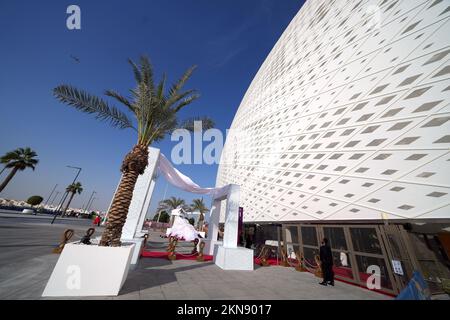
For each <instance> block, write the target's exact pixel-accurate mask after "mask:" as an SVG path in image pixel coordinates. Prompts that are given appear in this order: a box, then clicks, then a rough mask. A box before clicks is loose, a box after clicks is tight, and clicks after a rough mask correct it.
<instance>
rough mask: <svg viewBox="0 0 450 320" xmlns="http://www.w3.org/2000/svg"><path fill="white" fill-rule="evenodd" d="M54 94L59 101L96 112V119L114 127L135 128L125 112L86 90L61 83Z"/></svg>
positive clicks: (83, 110) (85, 110)
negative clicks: (107, 122)
mask: <svg viewBox="0 0 450 320" xmlns="http://www.w3.org/2000/svg"><path fill="white" fill-rule="evenodd" d="M53 94H54V95H55V97H56V98H57V99H58V100H59V101H61V102H63V103H65V104H67V105H69V106H72V107H74V108H76V109H78V110H80V111H82V112H85V113H89V114H95V115H96V116H95V117H96V119H99V120H103V121H109V123H110V124H111V125H112V126H114V127H118V128H120V129H126V128H134V126H133V123H132V121H131V119H130V118H128V116H127V115H126V114H125V113H123V112H122V111H120V110H118V109H117V108H115V107H112V106H109V105H108V104H107V103H106V102H105V101H103V100H102V99H100V98H98V97H96V96H93V95H91V94H89V93H87V92H85V91H82V90H78V89H76V88H74V87H71V86H68V85H60V86H58V87H56V88H55V89H53Z"/></svg>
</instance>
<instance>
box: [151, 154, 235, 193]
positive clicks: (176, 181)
mask: <svg viewBox="0 0 450 320" xmlns="http://www.w3.org/2000/svg"><path fill="white" fill-rule="evenodd" d="M158 168H159V171H160V172H161V173H162V175H163V176H164V177H165V178H166V179H167V181H168V182H169V183H170V184H172V185H174V186H175V187H177V188H180V189H182V190H184V191H188V192H192V193H197V194H208V195H214V196H216V197H217V196H220V195H222V194H226V193H227V192H228V188H229V186H224V187H220V188H202V187H200V186H199V185H198V184H196V183H195V182H194V181H192V180H191V178H189V177H188V176H186V175H184V174H183V173H181V172H180V171H178V170H177V169H175V168H174V167H173V166H172V163H170V161H169V160H167V158H166V157H165V156H164V155H163V154H162V153H160V154H159V161H158Z"/></svg>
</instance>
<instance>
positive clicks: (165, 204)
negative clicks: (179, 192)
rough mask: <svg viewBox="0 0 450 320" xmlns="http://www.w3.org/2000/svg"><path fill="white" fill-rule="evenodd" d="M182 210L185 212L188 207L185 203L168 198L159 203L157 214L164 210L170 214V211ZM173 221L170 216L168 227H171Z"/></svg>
mask: <svg viewBox="0 0 450 320" xmlns="http://www.w3.org/2000/svg"><path fill="white" fill-rule="evenodd" d="M177 208H182V209H183V210H187V209H188V208H189V207H188V206H187V205H186V201H184V199H181V198H177V197H170V198H169V199H164V200H162V201H160V202H159V206H158V212H161V211H163V210H165V211H166V212H172V210H174V209H177ZM174 220H175V217H174V216H170V225H173V222H174Z"/></svg>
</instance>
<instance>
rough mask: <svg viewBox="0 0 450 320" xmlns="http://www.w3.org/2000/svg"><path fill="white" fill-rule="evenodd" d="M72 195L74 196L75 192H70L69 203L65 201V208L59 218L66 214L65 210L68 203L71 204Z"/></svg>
mask: <svg viewBox="0 0 450 320" xmlns="http://www.w3.org/2000/svg"><path fill="white" fill-rule="evenodd" d="M74 195H75V192H71V195H70V198H69V201H67V204H66V207H65V208H64V211H63V212H62V214H61V217H64V216H65V214H66V212H67V209H68V208H69V206H70V203H71V202H72V199H73V196H74Z"/></svg>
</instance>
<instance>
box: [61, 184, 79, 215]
mask: <svg viewBox="0 0 450 320" xmlns="http://www.w3.org/2000/svg"><path fill="white" fill-rule="evenodd" d="M66 191H67V192H68V193H70V198H69V201H67V204H66V207H65V208H64V211H63V213H62V215H64V214H65V213H66V211H67V209H68V208H69V206H70V203H71V202H72V199H73V197H74V196H75V194H77V193H78V194H81V192H83V187H82V186H81V183H80V182H75V183H72V184H69V185H68V186H67V188H66Z"/></svg>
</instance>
